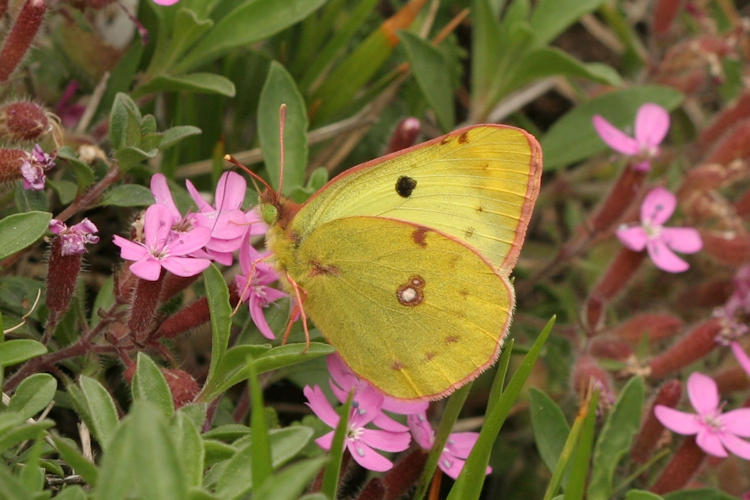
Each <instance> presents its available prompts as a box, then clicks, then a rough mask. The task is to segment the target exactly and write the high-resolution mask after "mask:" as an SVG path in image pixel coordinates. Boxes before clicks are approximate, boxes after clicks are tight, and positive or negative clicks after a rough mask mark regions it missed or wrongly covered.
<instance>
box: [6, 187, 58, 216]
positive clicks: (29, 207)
mask: <svg viewBox="0 0 750 500" xmlns="http://www.w3.org/2000/svg"><path fill="white" fill-rule="evenodd" d="M13 201H14V203H15V204H16V211H17V212H48V211H49V199H48V197H47V193H45V192H44V191H34V190H33V189H24V187H23V183H22V182H21V181H17V182H16V189H15V190H14V191H13Z"/></svg>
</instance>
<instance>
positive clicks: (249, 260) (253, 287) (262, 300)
mask: <svg viewBox="0 0 750 500" xmlns="http://www.w3.org/2000/svg"><path fill="white" fill-rule="evenodd" d="M261 259H262V256H261V255H260V254H259V253H258V251H257V250H255V248H253V246H252V245H251V244H250V233H248V234H247V236H246V239H245V245H244V246H242V247H241V248H240V267H241V268H242V273H243V274H238V275H237V276H236V277H235V285H236V286H237V290H239V294H240V300H242V301H243V302H245V301H246V302H247V304H248V308H249V309H250V317H251V318H252V319H253V323H255V326H257V327H258V330H260V333H262V334H263V336H264V337H266V338H267V339H271V340H273V339H275V338H276V336H275V335H274V334H273V331H272V330H271V327H270V326H268V322H267V321H266V317H265V315H264V314H263V309H265V308H266V307H268V306H269V305H270V304H271V303H272V302H276V301H277V300H279V299H280V298H282V297H286V296H287V294H286V293H284V292H282V291H281V290H278V289H276V288H273V287H270V286H268V285H270V284H271V283H275V282H276V281H278V280H279V277H278V275H277V274H276V272H275V271H274V270H273V268H272V267H271V266H269V265H268V264H264V263H263V262H261ZM253 263H255V268H254V269H253ZM251 272H252V276H250V273H251Z"/></svg>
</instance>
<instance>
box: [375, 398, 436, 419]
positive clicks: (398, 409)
mask: <svg viewBox="0 0 750 500" xmlns="http://www.w3.org/2000/svg"><path fill="white" fill-rule="evenodd" d="M429 406H430V402H429V401H402V400H399V399H395V398H391V397H388V396H386V397H385V399H384V400H383V409H384V410H388V411H391V412H393V413H398V414H399V415H413V414H415V413H422V412H425V411H427V408H428V407H429Z"/></svg>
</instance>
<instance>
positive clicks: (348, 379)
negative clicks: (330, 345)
mask: <svg viewBox="0 0 750 500" xmlns="http://www.w3.org/2000/svg"><path fill="white" fill-rule="evenodd" d="M326 366H327V367H328V373H329V374H330V375H331V378H332V379H333V381H334V382H335V383H336V385H337V386H339V387H340V388H341V390H342V391H343V392H344V393H345V394H347V393H348V392H349V391H350V390H351V389H352V388H353V387H356V386H357V384H358V382H359V380H358V379H357V376H356V375H354V372H352V371H351V370H350V369H349V367H348V366H346V364H344V361H343V360H342V359H341V357H340V356H339V355H338V354H331V355H329V356H326ZM343 401H346V397H344V400H343ZM343 401H342V402H343Z"/></svg>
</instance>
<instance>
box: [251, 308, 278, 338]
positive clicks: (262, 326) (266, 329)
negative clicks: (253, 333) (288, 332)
mask: <svg viewBox="0 0 750 500" xmlns="http://www.w3.org/2000/svg"><path fill="white" fill-rule="evenodd" d="M250 317H251V318H252V320H253V323H255V326H257V327H258V330H259V331H260V333H261V334H262V335H263V336H264V337H265V338H267V339H269V340H275V339H276V335H274V333H273V330H271V327H270V326H268V321H266V315H265V314H263V307H262V306H261V305H260V303H259V302H258V301H252V302H251V303H250Z"/></svg>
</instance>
